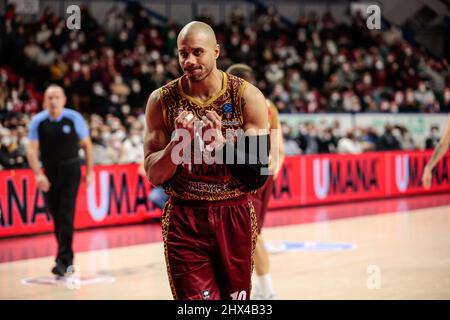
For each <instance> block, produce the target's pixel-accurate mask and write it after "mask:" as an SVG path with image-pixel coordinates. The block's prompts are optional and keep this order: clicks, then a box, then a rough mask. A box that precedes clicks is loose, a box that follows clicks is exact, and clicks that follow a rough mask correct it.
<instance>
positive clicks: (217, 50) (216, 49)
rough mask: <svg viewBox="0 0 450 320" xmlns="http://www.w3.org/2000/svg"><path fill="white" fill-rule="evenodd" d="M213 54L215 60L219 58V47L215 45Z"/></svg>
mask: <svg viewBox="0 0 450 320" xmlns="http://www.w3.org/2000/svg"><path fill="white" fill-rule="evenodd" d="M214 52H215V54H216V59H217V58H219V56H220V45H219V44H216V48H215V49H214Z"/></svg>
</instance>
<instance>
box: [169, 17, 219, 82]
mask: <svg viewBox="0 0 450 320" xmlns="http://www.w3.org/2000/svg"><path fill="white" fill-rule="evenodd" d="M177 46H178V62H179V63H180V66H181V68H182V69H183V71H184V74H185V75H186V77H187V78H188V79H189V80H191V81H196V82H198V81H202V80H203V79H205V78H206V77H208V75H210V74H211V72H215V71H216V70H217V65H216V60H217V58H218V57H219V55H220V48H219V45H218V44H217V40H216V35H215V34H214V30H213V29H212V28H211V27H210V26H209V25H207V24H206V23H204V22H200V21H192V22H190V23H188V24H187V25H185V26H184V27H183V29H181V31H180V33H179V34H178V39H177Z"/></svg>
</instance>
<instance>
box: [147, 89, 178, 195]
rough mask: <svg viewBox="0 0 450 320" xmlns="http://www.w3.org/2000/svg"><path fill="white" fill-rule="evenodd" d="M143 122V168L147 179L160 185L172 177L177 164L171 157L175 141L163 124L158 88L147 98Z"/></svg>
mask: <svg viewBox="0 0 450 320" xmlns="http://www.w3.org/2000/svg"><path fill="white" fill-rule="evenodd" d="M145 122H146V130H145V136H144V156H145V160H144V168H145V172H146V175H147V178H148V179H149V181H150V182H151V183H152V184H153V185H155V186H160V185H162V184H163V183H164V182H166V181H167V180H169V179H170V178H172V176H173V175H174V174H175V172H176V170H177V166H178V165H177V164H175V163H174V162H173V161H172V159H171V153H172V149H173V148H174V146H175V145H176V144H177V142H175V141H174V140H170V137H169V134H168V132H167V128H166V126H165V124H164V119H163V112H162V104H161V101H160V97H159V91H158V90H155V91H153V92H152V94H151V95H150V97H149V99H148V102H147V106H146V110H145Z"/></svg>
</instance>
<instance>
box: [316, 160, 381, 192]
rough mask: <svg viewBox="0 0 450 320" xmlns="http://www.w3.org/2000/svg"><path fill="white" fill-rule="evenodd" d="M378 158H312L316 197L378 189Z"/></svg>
mask: <svg viewBox="0 0 450 320" xmlns="http://www.w3.org/2000/svg"><path fill="white" fill-rule="evenodd" d="M378 162H379V159H376V158H373V159H357V158H349V159H337V160H336V161H330V159H314V160H313V185H314V193H315V194H316V197H317V198H318V199H325V198H326V197H327V196H329V195H330V194H343V193H346V192H354V193H357V192H368V191H374V190H378V189H379V184H378V177H377V167H378Z"/></svg>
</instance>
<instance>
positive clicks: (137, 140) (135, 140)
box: [130, 135, 141, 145]
mask: <svg viewBox="0 0 450 320" xmlns="http://www.w3.org/2000/svg"><path fill="white" fill-rule="evenodd" d="M130 140H131V142H132V143H133V144H134V145H137V144H140V142H141V137H140V136H138V135H132V136H131V137H130Z"/></svg>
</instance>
